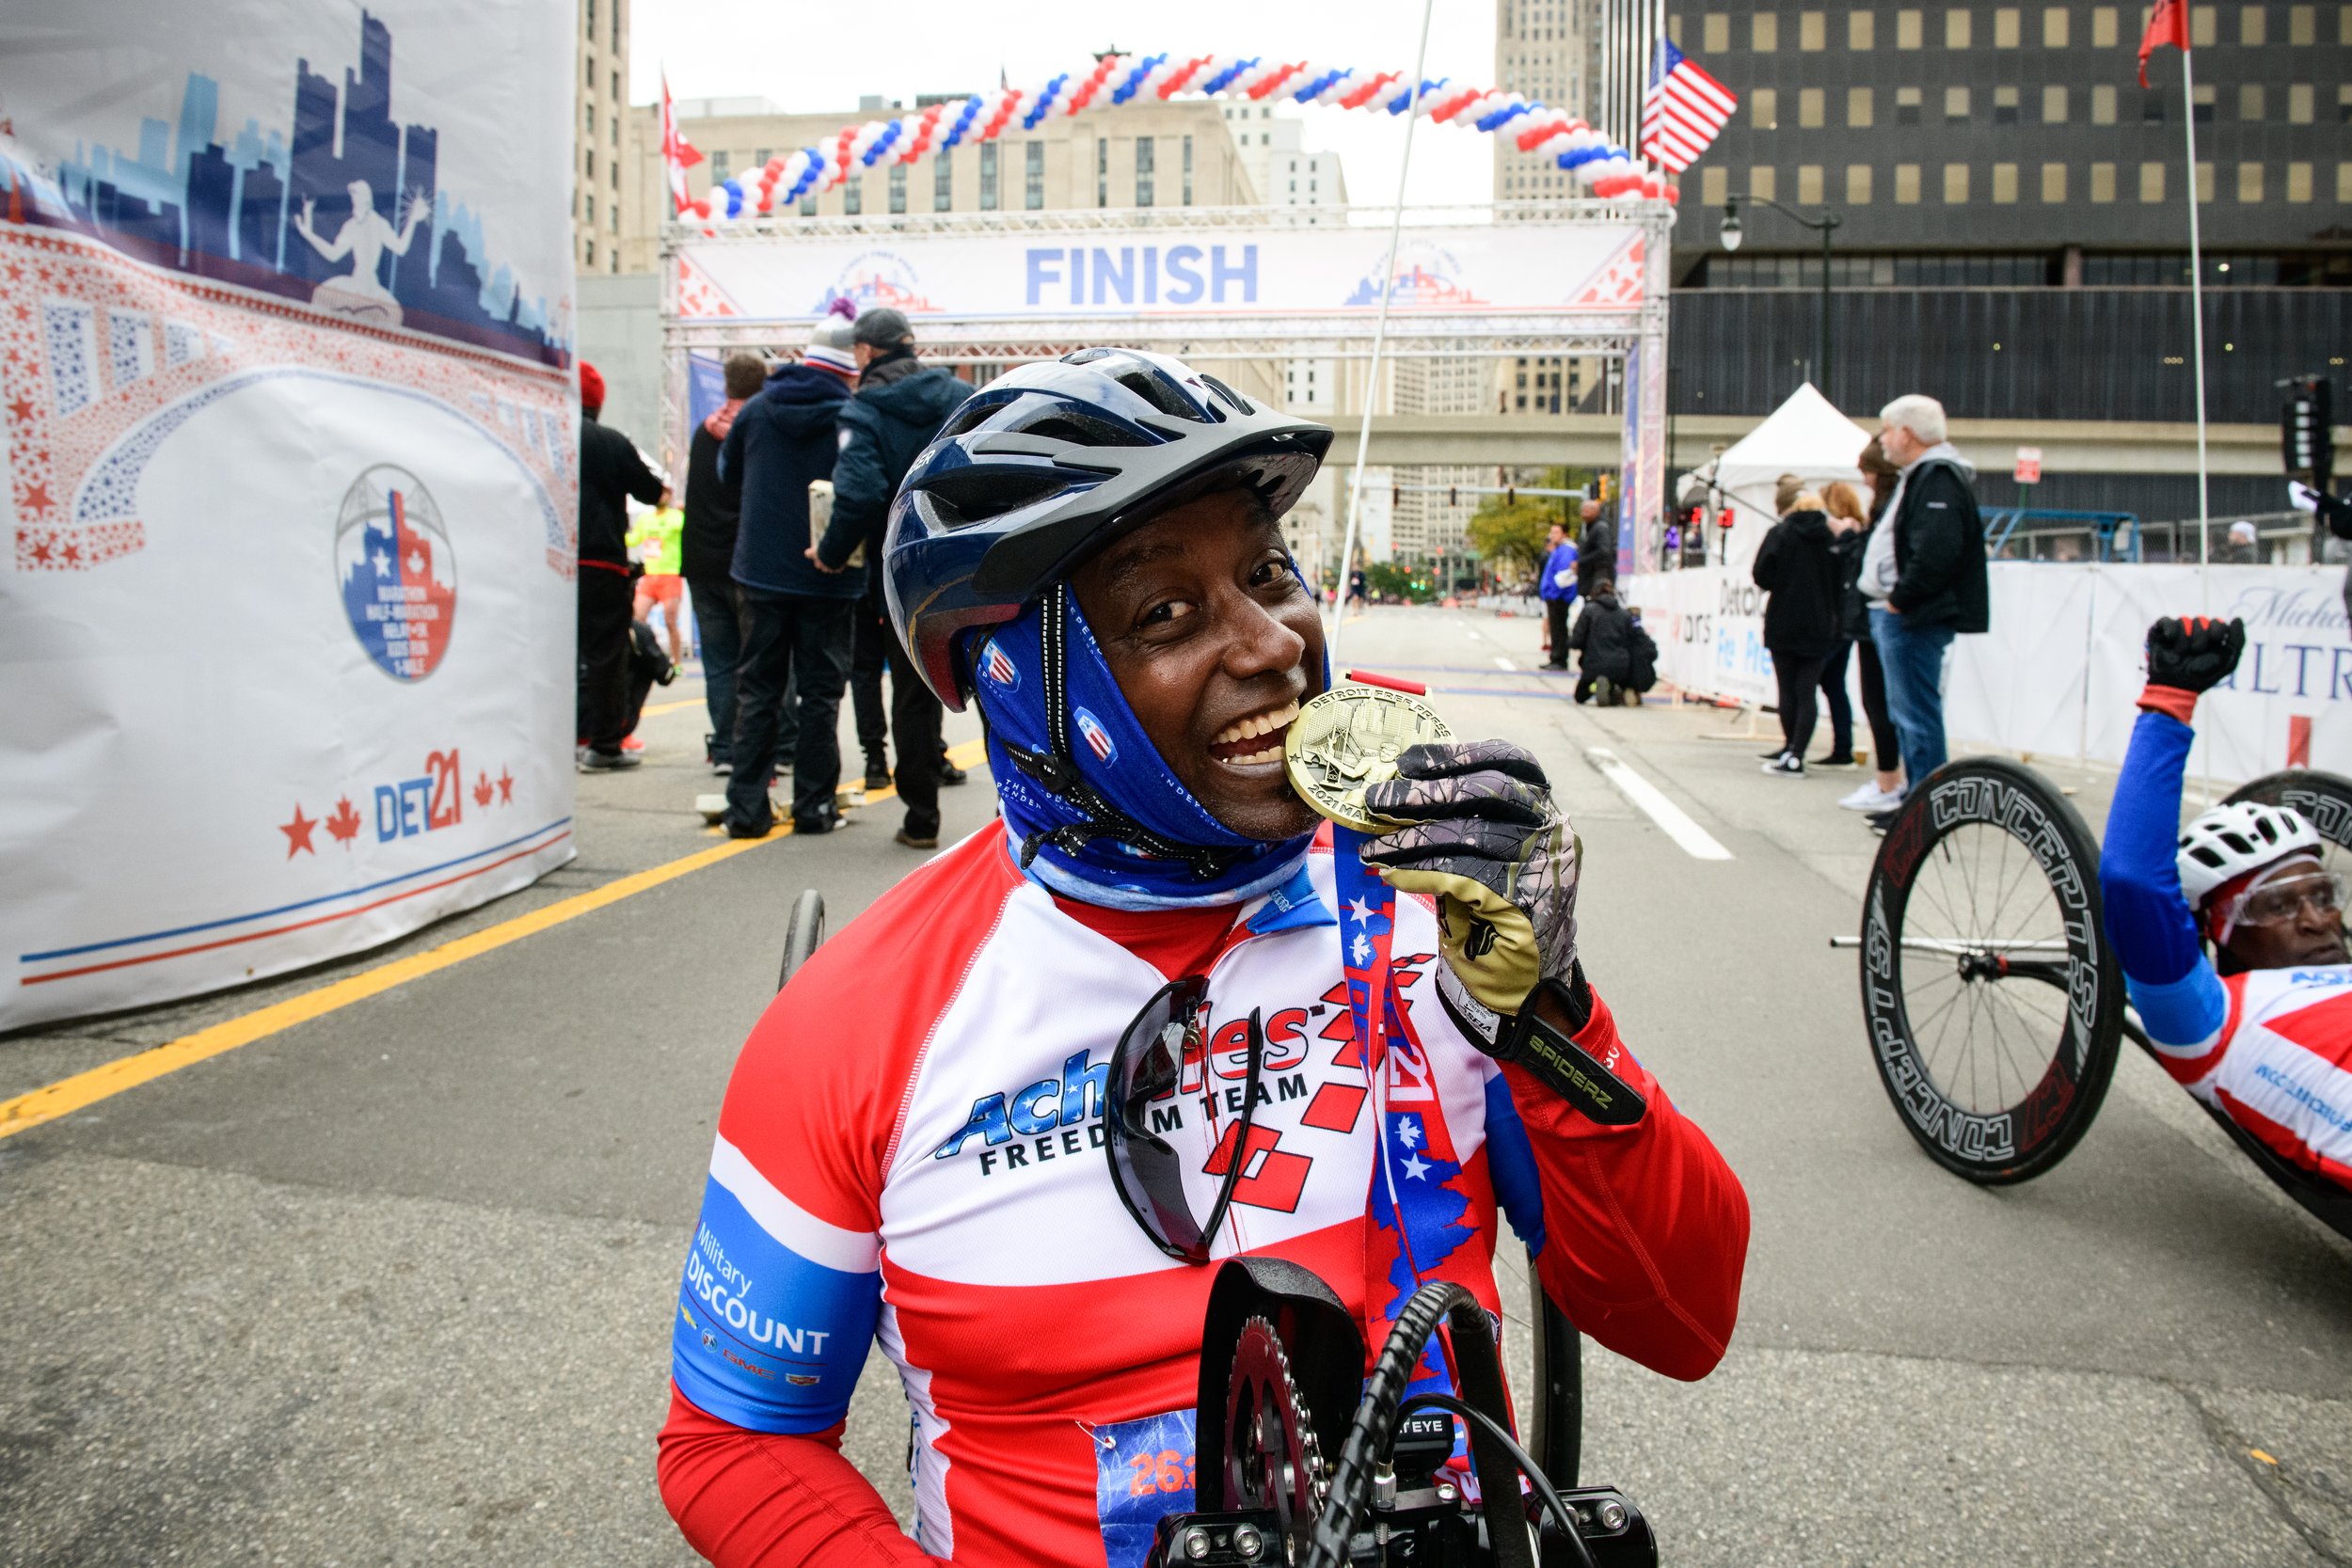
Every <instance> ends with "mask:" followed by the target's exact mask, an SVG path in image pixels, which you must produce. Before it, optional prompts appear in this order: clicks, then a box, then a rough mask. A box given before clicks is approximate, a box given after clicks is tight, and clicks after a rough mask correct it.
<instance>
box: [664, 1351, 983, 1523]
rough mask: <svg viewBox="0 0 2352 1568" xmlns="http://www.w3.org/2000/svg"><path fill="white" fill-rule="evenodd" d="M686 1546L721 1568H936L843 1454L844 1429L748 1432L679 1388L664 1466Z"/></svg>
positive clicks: (668, 1498)
mask: <svg viewBox="0 0 2352 1568" xmlns="http://www.w3.org/2000/svg"><path fill="white" fill-rule="evenodd" d="M657 1469H658V1473H659V1475H660V1482H661V1500H662V1502H663V1503H664V1504H665V1505H667V1506H668V1508H669V1510H670V1517H671V1518H673V1519H675V1520H676V1521H677V1528H678V1529H679V1530H680V1531H681V1532H682V1533H683V1534H684V1535H685V1537H686V1542H687V1544H688V1545H690V1546H692V1547H693V1548H694V1550H696V1551H698V1552H700V1553H701V1554H702V1555H703V1556H704V1557H706V1558H708V1559H709V1560H711V1561H712V1562H714V1563H716V1564H718V1568H784V1565H785V1564H803V1563H804V1564H807V1565H808V1568H934V1565H936V1564H938V1563H939V1562H940V1561H941V1559H938V1558H933V1557H931V1556H930V1555H928V1554H927V1553H926V1552H925V1551H924V1550H923V1548H922V1547H920V1546H918V1545H916V1544H914V1542H913V1541H912V1540H910V1539H908V1537H907V1536H906V1534H905V1533H904V1532H903V1531H901V1530H900V1529H899V1528H898V1520H897V1519H896V1518H894V1517H892V1515H891V1513H890V1509H889V1507H888V1505H886V1504H885V1503H884V1502H883V1501H882V1494H881V1493H879V1492H877V1491H875V1490H874V1487H873V1483H872V1482H870V1481H867V1480H866V1478H865V1477H864V1476H862V1475H859V1474H858V1473H857V1470H856V1467H855V1466H853V1465H850V1462H849V1461H848V1460H846V1459H844V1458H842V1457H841V1429H840V1428H839V1427H837V1426H836V1427H833V1428H831V1429H830V1430H828V1431H825V1432H820V1433H815V1434H813V1435H811V1436H806V1437H784V1436H776V1435H772V1434H771V1433H759V1432H746V1431H745V1430H744V1429H743V1428H741V1427H739V1426H737V1425H735V1424H734V1423H733V1422H731V1421H723V1420H721V1419H720V1418H718V1417H716V1416H712V1415H708V1414H707V1413H705V1412H704V1411H702V1410H699V1409H697V1408H696V1407H695V1406H694V1405H693V1404H691V1402H688V1401H687V1399H686V1398H685V1396H683V1395H682V1394H680V1393H679V1392H678V1391H677V1390H676V1388H675V1387H673V1388H672V1389H671V1390H670V1419H669V1423H668V1424H667V1425H666V1426H664V1427H663V1428H662V1429H661V1457H660V1462H659V1464H658V1466H657Z"/></svg>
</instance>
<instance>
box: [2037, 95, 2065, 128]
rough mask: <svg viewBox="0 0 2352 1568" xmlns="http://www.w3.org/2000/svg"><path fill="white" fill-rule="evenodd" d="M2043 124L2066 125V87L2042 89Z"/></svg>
mask: <svg viewBox="0 0 2352 1568" xmlns="http://www.w3.org/2000/svg"><path fill="white" fill-rule="evenodd" d="M2065 123H2066V89H2065V88H2064V87H2055V86H2053V87H2043V88H2042V124H2044V125H2063V124H2065Z"/></svg>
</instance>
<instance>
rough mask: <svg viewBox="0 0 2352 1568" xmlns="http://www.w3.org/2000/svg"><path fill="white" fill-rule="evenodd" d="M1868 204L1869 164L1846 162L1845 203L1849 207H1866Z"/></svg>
mask: <svg viewBox="0 0 2352 1568" xmlns="http://www.w3.org/2000/svg"><path fill="white" fill-rule="evenodd" d="M1869 204H1870V166H1869V165H1867V164H1848V165H1847V166H1846V205H1847V206H1849V207H1867V206H1868V205H1869Z"/></svg>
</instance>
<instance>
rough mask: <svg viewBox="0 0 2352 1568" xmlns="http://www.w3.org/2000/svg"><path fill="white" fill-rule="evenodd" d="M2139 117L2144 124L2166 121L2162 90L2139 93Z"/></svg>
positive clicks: (2158, 123)
mask: <svg viewBox="0 0 2352 1568" xmlns="http://www.w3.org/2000/svg"><path fill="white" fill-rule="evenodd" d="M2139 119H2140V122H2141V123H2142V124H2144V125H2162V124H2163V123H2164V94H2163V93H2162V92H2161V91H2152V92H2143V93H2141V94H2140V95H2139Z"/></svg>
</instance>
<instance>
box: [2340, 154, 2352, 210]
mask: <svg viewBox="0 0 2352 1568" xmlns="http://www.w3.org/2000/svg"><path fill="white" fill-rule="evenodd" d="M2336 199H2337V200H2338V201H2340V202H2343V201H2352V163H2342V164H2338V165H2337V166H2336Z"/></svg>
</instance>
